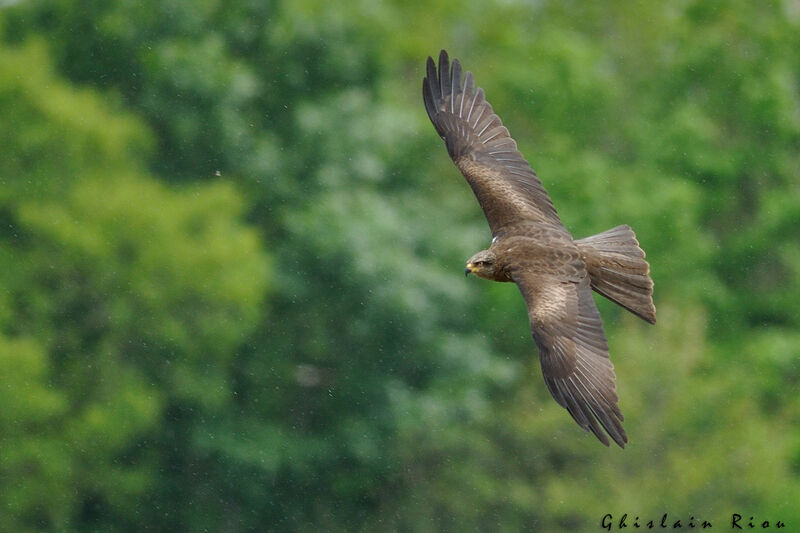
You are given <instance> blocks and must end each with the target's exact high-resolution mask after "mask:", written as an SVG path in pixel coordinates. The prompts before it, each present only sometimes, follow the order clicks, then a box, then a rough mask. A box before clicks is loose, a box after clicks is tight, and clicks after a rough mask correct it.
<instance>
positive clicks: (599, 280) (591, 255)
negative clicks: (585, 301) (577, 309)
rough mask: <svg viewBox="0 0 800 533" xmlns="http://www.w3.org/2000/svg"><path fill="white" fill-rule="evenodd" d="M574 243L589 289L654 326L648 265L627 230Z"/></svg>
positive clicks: (612, 230) (606, 232) (598, 235)
mask: <svg viewBox="0 0 800 533" xmlns="http://www.w3.org/2000/svg"><path fill="white" fill-rule="evenodd" d="M575 243H576V244H577V245H578V248H579V249H580V251H581V255H582V256H583V260H584V262H585V263H586V268H587V270H588V271H589V277H590V278H591V282H592V289H594V290H595V291H597V292H598V293H600V294H602V295H603V296H605V297H606V298H608V299H609V300H611V301H612V302H615V303H617V304H619V305H621V306H622V307H624V308H625V309H627V310H628V311H630V312H631V313H633V314H634V315H636V316H638V317H640V318H642V319H644V320H647V321H648V322H650V323H651V324H655V323H656V307H655V306H654V305H653V280H652V279H650V265H649V264H647V261H645V260H644V257H645V254H644V250H642V249H641V248H639V242H638V241H637V240H636V235H635V234H634V233H633V230H632V229H631V228H630V226H627V225H623V226H617V227H616V228H611V229H610V230H608V231H604V232H603V233H599V234H597V235H592V236H591V237H586V238H585V239H580V240H577V241H575Z"/></svg>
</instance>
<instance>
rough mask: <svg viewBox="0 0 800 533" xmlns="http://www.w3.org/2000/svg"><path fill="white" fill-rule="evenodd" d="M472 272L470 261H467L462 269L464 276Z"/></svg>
mask: <svg viewBox="0 0 800 533" xmlns="http://www.w3.org/2000/svg"><path fill="white" fill-rule="evenodd" d="M470 274H472V263H467V267H466V268H465V269H464V276H465V277H466V276H469V275H470Z"/></svg>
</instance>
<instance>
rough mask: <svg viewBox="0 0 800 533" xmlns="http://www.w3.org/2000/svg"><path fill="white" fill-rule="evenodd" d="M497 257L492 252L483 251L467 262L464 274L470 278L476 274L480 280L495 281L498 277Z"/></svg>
mask: <svg viewBox="0 0 800 533" xmlns="http://www.w3.org/2000/svg"><path fill="white" fill-rule="evenodd" d="M496 259H497V258H496V256H495V254H494V252H492V251H491V250H483V251H482V252H478V253H477V254H475V255H473V256H472V257H470V258H469V260H468V261H467V266H466V267H465V268H464V274H465V275H467V276H469V275H470V274H475V275H476V276H478V277H479V278H486V279H495V278H496V277H497V275H496V274H497V271H496V268H497V263H496V261H495V260H496Z"/></svg>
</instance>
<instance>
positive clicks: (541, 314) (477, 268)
mask: <svg viewBox="0 0 800 533" xmlns="http://www.w3.org/2000/svg"><path fill="white" fill-rule="evenodd" d="M422 96H423V100H424V101H425V109H426V110H427V111H428V116H429V117H430V119H431V122H433V125H434V126H435V127H436V131H437V133H438V134H439V135H440V136H441V138H442V139H444V142H445V145H446V146H447V151H448V152H449V153H450V157H451V158H452V159H453V162H454V163H455V164H456V166H457V167H458V169H459V170H460V171H461V173H462V174H463V175H464V177H465V178H466V179H467V182H468V183H469V185H470V186H471V187H472V191H473V192H474V193H475V196H477V197H478V202H479V203H480V205H481V208H482V209H483V212H484V214H485V215H486V219H487V220H488V222H489V228H490V229H491V231H492V244H491V246H490V247H489V249H488V250H483V251H481V252H478V253H477V254H475V255H474V256H472V257H471V258H470V259H469V261H467V265H466V270H465V273H466V274H467V275H469V274H475V275H476V276H478V277H481V278H485V279H489V280H493V281H513V282H514V283H516V284H517V286H518V287H519V290H520V292H521V293H522V297H523V298H524V299H525V303H526V305H527V306H528V317H529V319H530V323H531V330H532V331H533V339H534V341H535V342H536V346H537V347H538V348H539V360H540V362H541V365H542V374H543V376H544V381H545V383H546V384H547V388H548V389H550V393H551V394H552V395H553V398H555V400H556V401H557V402H558V403H559V404H560V405H561V406H562V407H564V408H565V409H566V410H567V411H569V414H570V415H572V418H574V419H575V421H576V422H577V423H578V425H580V426H581V427H582V428H584V429H585V430H587V431H591V432H592V433H594V434H595V436H596V437H597V438H598V439H600V441H601V442H602V443H603V444H605V445H606V446H608V445H609V440H608V437H607V436H606V432H607V433H608V435H610V436H611V438H612V439H614V442H616V443H617V444H618V445H619V446H620V447H623V448H624V447H625V443H626V442H628V437H627V435H626V434H625V430H624V429H623V428H622V421H623V420H624V418H623V416H622V412H621V411H620V409H619V407H618V405H617V403H618V398H617V391H616V383H615V380H616V376H615V375H614V366H613V365H612V364H611V361H610V360H609V357H608V344H607V342H606V337H605V333H604V332H603V322H602V320H601V319H600V313H598V311H597V307H596V306H595V303H594V299H593V298H592V293H591V290H592V289H594V290H595V291H596V292H598V293H600V294H602V295H603V296H605V297H606V298H608V299H609V300H611V301H612V302H615V303H617V304H619V305H621V306H622V307H624V308H625V309H627V310H628V311H630V312H632V313H633V314H635V315H636V316H638V317H640V318H642V319H644V320H646V321H647V322H650V323H651V324H655V322H656V309H655V306H654V305H653V281H652V280H651V279H650V265H648V263H647V261H645V259H644V257H645V254H644V251H642V249H641V248H639V243H638V241H637V240H636V236H635V235H634V233H633V231H632V230H631V228H630V227H628V226H626V225H623V226H617V227H616V228H612V229H610V230H608V231H605V232H603V233H600V234H598V235H593V236H591V237H586V238H584V239H579V240H573V238H572V235H571V234H570V233H569V231H567V229H566V228H565V227H564V225H563V224H562V223H561V220H560V219H559V218H558V214H557V213H556V210H555V208H554V207H553V202H552V201H551V200H550V197H549V196H548V195H547V192H546V191H545V190H544V187H543V186H542V182H541V181H539V178H537V177H536V173H534V171H533V169H531V167H530V165H529V164H528V162H527V161H525V158H523V157H522V154H520V153H519V151H518V150H517V143H516V142H515V141H514V139H512V138H511V136H510V135H509V133H508V130H507V129H506V128H505V127H504V126H503V123H502V122H501V121H500V118H499V117H498V116H497V115H495V114H494V111H492V106H491V105H490V104H489V102H487V101H486V99H485V97H484V93H483V89H480V88H477V89H476V88H475V83H474V80H473V76H472V73H471V72H467V73H466V75H465V76H464V79H463V82H462V79H461V64H460V63H459V62H458V60H457V59H454V60H453V63H452V65H451V64H450V61H449V59H448V56H447V52H445V51H444V50H442V51H441V53H440V54H439V68H438V71H437V68H436V64H435V63H434V61H433V58H431V57H428V63H427V75H426V77H425V79H424V80H423V82H422ZM603 430H605V432H604V431H603Z"/></svg>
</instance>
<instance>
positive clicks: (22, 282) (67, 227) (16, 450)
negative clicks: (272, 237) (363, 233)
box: [0, 44, 267, 531]
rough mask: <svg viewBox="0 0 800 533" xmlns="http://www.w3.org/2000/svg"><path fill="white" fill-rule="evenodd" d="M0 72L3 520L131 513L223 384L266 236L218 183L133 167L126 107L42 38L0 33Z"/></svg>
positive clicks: (226, 396)
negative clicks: (56, 67)
mask: <svg viewBox="0 0 800 533" xmlns="http://www.w3.org/2000/svg"><path fill="white" fill-rule="evenodd" d="M0 80H2V81H0V117H2V119H0V123H2V127H0V138H1V139H3V141H4V146H5V152H4V156H3V161H2V163H0V176H1V177H0V180H2V184H3V187H2V194H0V219H2V221H3V224H2V228H1V229H0V265H2V266H0V286H2V287H3V292H2V297H0V331H1V332H2V335H3V336H2V337H0V344H2V349H1V350H0V354H2V356H1V357H2V359H1V361H2V364H3V368H4V371H3V373H2V374H3V376H2V381H0V396H1V397H2V398H3V399H4V400H6V401H5V402H4V405H5V408H4V413H3V416H2V418H0V443H2V446H0V450H2V451H0V502H2V506H3V508H4V509H6V510H7V513H5V514H4V524H3V528H6V527H7V528H9V530H14V531H25V530H34V529H35V530H38V529H59V530H63V529H65V528H68V529H73V528H74V529H77V530H83V529H86V528H87V527H110V526H111V525H112V524H117V525H120V524H129V525H131V526H133V524H136V523H137V519H136V518H135V517H134V516H131V515H129V514H127V513H128V510H130V509H131V508H135V505H134V504H135V503H136V502H137V501H139V500H140V499H141V498H142V497H143V495H145V494H147V493H148V491H152V490H153V485H154V480H157V477H156V473H157V472H158V471H159V470H160V469H164V468H169V467H171V464H170V463H168V462H167V461H166V459H167V458H168V457H169V456H170V455H171V454H173V453H181V448H182V447H185V446H186V445H187V442H189V441H190V440H191V438H192V432H193V431H195V430H196V424H197V423H198V422H199V421H200V420H203V419H204V418H207V417H210V416H216V413H219V412H220V411H221V410H224V409H226V408H229V407H230V405H231V403H232V402H234V400H235V398H234V397H233V390H232V388H231V385H232V380H233V373H234V359H235V357H234V356H235V354H236V349H237V348H238V347H239V345H240V344H241V343H242V342H243V338H244V336H245V335H247V334H248V333H249V332H250V331H251V330H252V327H253V325H254V323H255V319H256V318H257V317H258V313H259V312H260V304H261V301H262V297H263V296H262V295H263V293H264V290H265V280H266V274H267V272H266V264H265V257H264V253H263V251H262V250H261V248H260V246H261V244H260V241H259V239H258V236H257V235H256V233H255V232H254V231H253V230H252V228H248V227H246V226H244V225H243V224H242V222H241V220H240V218H241V214H242V213H241V210H242V207H243V206H242V200H241V197H240V195H239V194H237V193H236V191H235V190H234V188H233V187H232V186H231V185H230V184H226V183H214V184H208V185H202V186H192V187H185V188H182V189H181V190H179V191H173V190H169V189H168V188H166V187H165V186H164V185H161V184H159V183H157V182H155V181H153V180H152V179H151V178H149V177H147V176H146V174H144V173H143V172H142V170H141V162H140V156H139V155H138V154H142V153H144V150H145V149H146V147H147V146H148V145H149V144H150V138H149V136H148V134H147V132H146V130H145V129H144V128H143V127H142V125H141V124H140V123H139V122H138V121H136V120H135V119H133V118H131V117H130V116H127V115H124V114H120V112H119V110H114V109H112V108H109V106H108V105H105V104H103V103H102V102H101V100H100V99H99V98H98V96H97V95H96V94H93V93H91V92H89V91H85V90H84V91H76V90H75V89H73V88H71V87H69V86H68V85H66V84H65V83H64V82H62V81H59V80H58V78H56V77H55V76H54V75H53V73H52V72H51V71H50V67H49V64H48V60H47V56H46V54H45V53H44V50H43V47H42V46H41V45H40V44H31V45H28V46H25V47H24V48H20V49H13V48H9V47H7V46H3V47H2V50H1V51H0ZM23 399H24V400H23ZM176 420H178V421H180V422H183V424H184V426H180V425H178V424H177V423H176Z"/></svg>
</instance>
